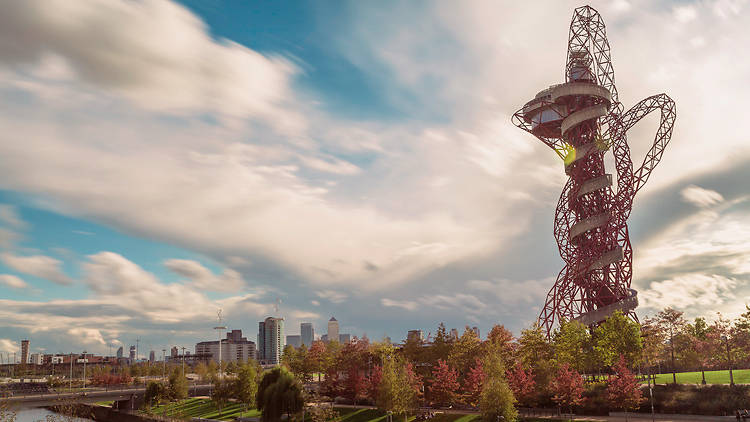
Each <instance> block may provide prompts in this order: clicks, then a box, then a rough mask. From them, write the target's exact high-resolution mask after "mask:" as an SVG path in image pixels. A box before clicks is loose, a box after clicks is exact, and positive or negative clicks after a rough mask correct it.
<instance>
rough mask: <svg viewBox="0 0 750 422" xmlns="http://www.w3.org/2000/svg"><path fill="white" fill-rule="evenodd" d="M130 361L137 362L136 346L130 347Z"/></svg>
mask: <svg viewBox="0 0 750 422" xmlns="http://www.w3.org/2000/svg"><path fill="white" fill-rule="evenodd" d="M130 361H131V362H135V346H130Z"/></svg>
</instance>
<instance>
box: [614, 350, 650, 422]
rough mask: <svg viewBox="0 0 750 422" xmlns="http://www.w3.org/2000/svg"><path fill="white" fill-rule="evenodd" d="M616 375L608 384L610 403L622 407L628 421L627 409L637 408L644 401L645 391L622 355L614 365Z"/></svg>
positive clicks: (616, 407)
mask: <svg viewBox="0 0 750 422" xmlns="http://www.w3.org/2000/svg"><path fill="white" fill-rule="evenodd" d="M614 370H615V376H613V377H610V379H609V383H608V385H607V398H608V399H609V403H610V405H611V406H612V407H613V408H615V409H622V410H624V411H625V412H626V413H625V420H626V421H627V418H628V416H627V411H628V410H636V409H638V407H640V405H641V402H642V401H643V393H642V392H641V387H640V384H639V383H638V381H637V380H636V379H635V375H633V372H631V371H630V370H629V369H628V367H627V365H626V364H625V357H623V356H622V355H620V360H619V361H617V363H616V364H615V366H614Z"/></svg>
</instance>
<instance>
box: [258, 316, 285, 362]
mask: <svg viewBox="0 0 750 422" xmlns="http://www.w3.org/2000/svg"><path fill="white" fill-rule="evenodd" d="M284 346H286V337H284V318H273V317H268V318H266V319H265V321H263V322H260V323H258V350H262V351H263V352H262V355H261V356H262V357H260V358H259V359H258V360H259V361H260V362H261V363H265V364H267V365H278V364H279V363H281V354H282V352H283V351H284Z"/></svg>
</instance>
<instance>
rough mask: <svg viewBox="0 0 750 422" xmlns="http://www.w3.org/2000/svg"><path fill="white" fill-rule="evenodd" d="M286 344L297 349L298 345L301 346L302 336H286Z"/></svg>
mask: <svg viewBox="0 0 750 422" xmlns="http://www.w3.org/2000/svg"><path fill="white" fill-rule="evenodd" d="M286 344H287V345H289V346H293V347H294V348H296V349H298V348H300V346H302V336H297V335H291V336H286Z"/></svg>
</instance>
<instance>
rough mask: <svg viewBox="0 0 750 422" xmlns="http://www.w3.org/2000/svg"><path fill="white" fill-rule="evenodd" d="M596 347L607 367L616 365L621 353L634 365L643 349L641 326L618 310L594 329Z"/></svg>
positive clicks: (598, 354) (629, 363)
mask: <svg viewBox="0 0 750 422" xmlns="http://www.w3.org/2000/svg"><path fill="white" fill-rule="evenodd" d="M594 349H595V351H596V354H597V356H598V357H599V359H600V360H601V364H602V365H604V366H606V367H611V366H612V365H614V364H615V362H617V359H618V358H619V357H620V355H622V356H624V357H625V361H626V362H627V363H628V365H633V364H635V363H636V362H638V361H639V359H640V357H641V352H642V351H643V340H642V339H641V327H640V325H638V323H637V322H635V321H633V320H631V319H630V318H628V317H626V316H625V315H624V314H623V313H622V311H620V310H617V311H615V312H614V313H613V314H612V315H610V316H609V317H608V318H607V319H606V320H604V322H603V323H602V324H601V325H599V327H597V328H596V330H595V331H594Z"/></svg>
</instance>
